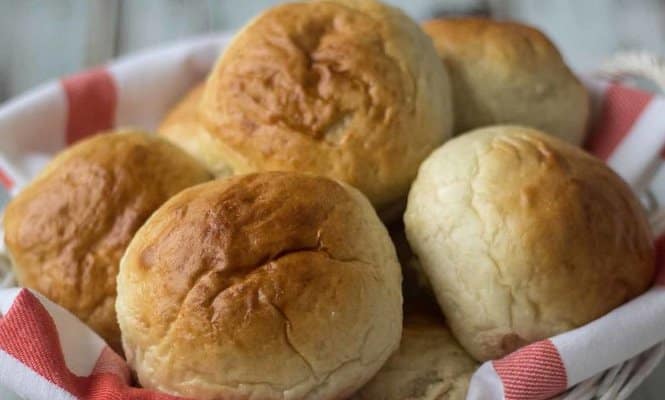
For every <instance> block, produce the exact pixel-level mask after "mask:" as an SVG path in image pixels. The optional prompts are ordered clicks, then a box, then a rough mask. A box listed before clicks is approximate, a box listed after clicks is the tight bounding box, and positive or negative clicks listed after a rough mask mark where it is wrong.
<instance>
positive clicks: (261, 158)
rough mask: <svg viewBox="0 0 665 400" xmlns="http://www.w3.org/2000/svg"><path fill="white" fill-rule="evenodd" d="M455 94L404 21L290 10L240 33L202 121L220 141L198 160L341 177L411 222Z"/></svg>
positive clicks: (326, 6)
mask: <svg viewBox="0 0 665 400" xmlns="http://www.w3.org/2000/svg"><path fill="white" fill-rule="evenodd" d="M449 91H450V89H449V85H448V77H447V73H446V72H445V70H444V69H443V66H442V65H441V62H440V60H439V59H438V57H437V55H436V51H435V50H434V47H433V45H432V42H431V40H430V39H429V38H428V37H427V36H426V35H425V34H424V33H423V32H422V30H421V29H420V28H419V27H418V25H417V24H416V23H415V22H413V21H412V20H411V19H410V18H408V17H407V16H406V15H405V14H403V13H402V12H400V11H398V10H397V9H395V8H392V7H389V6H387V5H383V4H381V3H379V2H376V1H373V0H358V1H351V0H326V1H310V2H298V3H289V4H284V5H280V6H277V7H274V8H272V9H270V10H268V11H266V12H265V13H263V14H262V15H260V16H259V17H257V18H256V19H254V20H253V21H252V22H251V23H250V24H249V25H247V26H246V27H245V28H244V29H243V30H242V31H241V32H240V33H238V35H237V36H236V37H235V38H234V40H233V42H232V43H231V44H230V45H229V46H228V48H227V49H226V50H225V52H224V54H223V55H222V56H221V58H220V59H219V61H218V63H217V65H216V66H215V67H214V69H213V71H212V72H211V74H210V77H209V79H208V81H207V83H206V86H205V91H204V95H203V99H202V102H201V110H200V111H201V113H200V116H201V118H202V121H203V122H204V125H205V127H206V129H207V130H208V131H209V132H210V133H211V134H212V135H213V136H214V138H215V141H214V145H213V144H212V143H211V144H210V145H205V146H200V151H201V152H202V153H203V154H201V155H200V157H199V158H200V159H203V160H206V159H223V160H226V162H228V163H229V165H230V166H231V168H232V169H233V170H234V172H235V173H247V172H253V171H266V170H283V171H298V172H308V173H312V174H316V175H323V176H328V177H332V178H335V179H338V180H341V181H344V182H347V183H349V184H351V185H353V186H355V187H357V188H358V189H360V191H362V192H363V193H364V194H365V195H366V196H367V197H368V198H369V199H370V201H371V202H372V204H374V205H375V206H376V207H377V208H378V209H379V210H380V211H381V212H383V210H384V209H390V208H391V207H398V206H399V205H400V204H401V205H402V208H401V210H400V211H402V210H403V202H404V199H405V197H406V194H407V192H408V188H409V185H410V184H411V182H412V180H413V178H414V177H415V175H416V172H417V168H418V165H419V164H420V162H422V160H423V159H424V158H425V157H426V156H427V154H429V153H430V152H431V151H432V150H433V149H434V148H436V147H437V146H438V145H440V144H441V143H443V141H444V140H445V139H446V138H448V137H449V136H450V134H451V128H452V110H451V99H450V93H449ZM197 132H200V131H197ZM389 213H390V212H389ZM392 214H394V212H393V213H392Z"/></svg>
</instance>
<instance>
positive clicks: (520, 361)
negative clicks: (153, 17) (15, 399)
mask: <svg viewBox="0 0 665 400" xmlns="http://www.w3.org/2000/svg"><path fill="white" fill-rule="evenodd" d="M226 43H227V37H226V36H223V37H208V38H202V39H198V40H195V41H191V42H185V43H182V44H179V45H176V46H173V47H169V48H166V49H161V50H157V51H151V52H147V53H144V54H139V55H137V56H133V57H131V58H128V59H125V60H120V61H119V62H117V63H114V64H112V65H110V66H108V67H104V68H99V69H95V70H92V71H88V72H84V73H82V74H79V75H76V76H73V77H69V78H65V79H63V80H61V81H59V82H54V83H51V84H47V85H45V86H43V87H40V88H38V89H36V90H34V91H32V92H30V93H28V94H26V95H24V96H22V97H20V98H18V99H16V100H14V101H12V102H10V103H9V104H6V105H4V106H3V107H2V108H0V185H1V186H3V187H5V188H6V189H7V190H8V191H9V192H10V194H14V193H16V192H18V191H19V190H20V188H21V187H22V186H23V185H24V184H25V183H26V182H27V181H28V180H29V179H30V178H31V177H33V176H34V175H35V174H36V173H37V172H38V171H39V170H40V169H41V168H42V167H43V166H44V164H45V163H46V161H47V160H48V159H49V158H50V157H52V156H53V155H54V154H55V153H56V152H57V151H59V150H60V149H62V148H63V147H65V146H66V145H68V144H71V143H73V142H75V141H77V140H80V139H81V138H83V137H85V136H87V135H90V134H94V133H95V132H98V131H99V130H104V129H108V128H112V127H115V126H138V127H143V128H147V129H151V128H154V127H155V126H156V124H157V123H158V121H159V120H160V118H161V117H162V116H163V114H164V113H165V111H166V110H167V109H168V108H169V107H170V106H172V105H173V103H174V102H175V101H176V100H177V99H179V98H180V97H181V96H182V95H183V94H184V93H185V92H186V90H187V89H188V88H189V87H191V86H192V85H193V84H194V83H195V82H197V81H199V80H200V79H202V78H203V76H205V73H206V72H207V71H208V70H209V68H210V67H211V66H212V64H213V62H214V60H215V59H216V57H217V55H218V53H219V51H220V50H221V49H223V47H224V45H225V44H226ZM587 86H588V87H589V89H590V90H591V92H592V93H593V97H594V98H595V105H596V107H595V109H596V115H595V118H594V124H593V127H592V133H591V134H590V136H589V140H588V142H587V144H586V145H587V148H588V149H589V150H590V151H591V152H593V153H594V154H596V155H597V156H599V157H600V158H602V159H604V160H606V161H607V163H608V164H609V165H610V166H611V167H612V168H614V169H615V170H616V171H617V172H618V173H619V174H620V175H621V176H623V178H624V179H625V180H626V181H627V182H628V183H629V184H630V185H631V186H632V187H633V188H635V189H636V190H641V189H643V188H644V187H645V185H646V184H647V182H648V181H649V180H650V179H651V178H652V176H653V174H654V172H655V168H656V167H657V166H658V165H659V164H660V162H661V161H662V158H663V148H664V144H665V100H664V99H663V98H661V97H658V96H654V95H652V94H649V93H645V92H642V91H638V90H635V89H631V88H628V87H624V86H621V85H618V84H610V83H605V82H598V81H588V82H587ZM657 246H658V248H659V252H660V257H659V258H658V260H659V261H658V262H659V266H662V265H665V236H663V237H662V238H660V239H659V240H657ZM0 250H1V249H0ZM663 270H665V268H663ZM664 276H665V274H664V273H661V274H659V278H658V279H657V282H656V284H655V286H654V287H653V288H652V289H651V290H649V291H648V292H647V293H646V294H644V295H642V296H640V297H639V298H637V299H635V300H633V301H631V302H629V303H628V304H625V305H623V306H622V307H620V308H618V309H616V310H614V311H613V312H611V313H610V314H608V315H606V316H604V317H602V318H601V319H599V320H597V321H594V322H592V323H590V324H588V325H585V326H583V327H581V328H579V329H576V330H574V331H571V332H567V333H565V334H562V335H559V336H556V337H553V338H550V339H547V340H544V341H541V342H538V343H534V344H532V345H530V346H527V347H525V348H523V349H521V350H519V351H517V352H515V353H513V354H511V355H509V356H507V357H505V358H504V359H501V360H495V361H492V362H487V363H485V364H483V365H482V366H481V368H480V369H479V370H478V371H477V372H476V374H475V375H474V376H473V378H472V381H471V385H470V389H469V394H468V398H469V399H472V400H481V399H482V400H492V399H506V400H532V399H534V400H535V399H546V398H549V397H551V396H553V395H556V394H558V393H560V392H562V391H564V390H565V389H567V388H570V387H572V386H574V385H576V384H577V383H579V382H582V381H584V380H585V379H587V378H589V377H592V376H594V375H596V374H597V373H599V372H601V371H603V370H605V369H607V368H610V367H611V366H613V365H616V364H619V363H621V362H623V361H625V360H627V359H629V358H631V357H634V356H635V355H637V354H639V353H641V352H643V351H645V350H647V349H649V348H650V347H652V346H654V345H656V344H657V343H660V342H662V341H664V340H665V286H663V285H665V278H664ZM0 312H2V318H0V386H2V387H5V388H6V389H8V390H10V391H12V392H14V393H16V394H18V395H19V396H21V397H22V398H25V399H31V400H42V399H49V400H61V399H62V400H65V399H66V400H70V399H86V400H88V399H109V400H110V399H113V400H120V399H135V400H143V399H151V400H161V399H174V397H171V396H168V395H164V394H158V393H154V392H150V391H147V390H143V389H137V388H133V387H132V386H131V380H130V375H129V371H128V368H127V366H126V365H125V364H124V362H123V360H122V359H121V358H120V357H119V356H117V355H116V354H114V353H113V352H112V351H111V350H110V349H109V348H108V347H107V346H106V345H105V344H104V342H103V341H102V340H101V339H100V338H99V337H97V336H96V335H95V334H94V333H93V332H92V331H90V330H89V329H88V328H87V327H86V326H85V325H84V324H83V323H81V322H79V321H78V320H76V319H75V318H74V317H73V316H72V315H71V314H69V313H68V312H66V311H64V310H62V309H61V308H60V307H58V306H57V305H54V304H53V303H51V302H49V301H48V300H46V299H45V298H43V297H41V296H40V295H39V294H36V293H33V292H31V291H28V290H25V289H4V290H0ZM2 390H3V389H1V388H0V396H2V398H3V399H4V398H11V397H8V396H10V395H9V394H7V395H5V394H4V392H3V391H2Z"/></svg>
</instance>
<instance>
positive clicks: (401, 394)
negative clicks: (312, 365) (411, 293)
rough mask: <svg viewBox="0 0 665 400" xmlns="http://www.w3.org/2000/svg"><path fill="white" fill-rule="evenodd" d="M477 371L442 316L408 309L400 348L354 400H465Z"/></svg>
mask: <svg viewBox="0 0 665 400" xmlns="http://www.w3.org/2000/svg"><path fill="white" fill-rule="evenodd" d="M436 311H438V310H436ZM477 367H478V364H477V363H476V362H475V361H474V360H473V359H472V358H471V356H469V355H468V354H467V353H466V351H464V349H463V348H462V346H460V345H459V343H458V342H457V340H455V338H454V337H453V336H452V335H451V334H450V331H449V330H448V328H447V327H446V325H445V323H444V321H443V316H442V315H440V314H438V315H436V314H433V313H432V312H429V310H428V311H424V310H416V311H410V312H409V311H408V309H407V310H405V314H404V329H403V330H402V340H401V341H400V345H399V348H398V349H397V351H396V352H395V353H393V355H392V356H390V358H389V359H388V361H387V362H386V364H385V365H384V366H383V368H381V369H380V370H379V372H378V373H377V374H376V375H375V376H374V378H372V380H371V381H369V382H368V383H367V384H366V385H365V386H363V388H362V389H360V390H359V391H358V392H357V393H356V394H355V395H354V396H353V400H405V399H408V400H464V399H465V398H466V392H467V389H468V387H469V381H470V380H471V375H473V373H474V372H475V370H476V368H477Z"/></svg>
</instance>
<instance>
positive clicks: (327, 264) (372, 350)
mask: <svg viewBox="0 0 665 400" xmlns="http://www.w3.org/2000/svg"><path fill="white" fill-rule="evenodd" d="M400 281H401V275H400V270H399V265H398V262H397V258H396V255H395V249H394V247H393V245H392V243H391V242H390V238H389V237H388V233H387V231H386V229H385V227H384V226H383V225H382V224H381V222H380V221H379V219H378V217H377V216H376V213H375V211H374V210H373V209H372V207H371V205H370V204H369V202H368V201H367V199H366V198H365V197H364V196H363V195H362V194H361V193H360V192H358V191H357V190H355V189H353V188H351V187H350V186H346V185H342V184H339V183H337V182H334V181H331V180H329V179H326V178H322V177H313V176H308V175H300V174H295V173H281V172H273V173H262V174H251V175H242V176H236V177H232V178H227V179H226V180H217V181H213V182H209V183H206V184H203V185H199V186H196V187H193V188H191V189H188V190H185V191H183V192H182V193H180V194H179V195H177V196H175V197H174V198H172V199H171V200H169V201H168V202H167V203H166V204H164V206H162V207H161V208H160V209H159V210H157V211H156V212H155V213H154V214H153V216H152V217H151V218H150V220H148V222H147V223H146V224H145V225H144V226H143V227H142V228H141V229H140V230H139V232H138V233H137V234H136V236H135V237H134V239H133V240H132V243H131V244H130V246H129V248H128V249H127V253H126V254H125V256H124V258H123V261H122V264H121V267H120V274H119V276H118V299H117V303H116V309H117V312H118V320H119V322H120V328H121V329H122V339H123V345H124V349H125V354H126V355H127V360H128V362H129V364H130V366H131V367H132V368H133V369H135V370H136V373H137V376H138V379H139V382H140V383H141V385H142V386H144V387H146V388H150V389H157V390H160V391H163V392H166V393H171V394H175V395H180V396H184V397H187V398H194V399H197V400H212V399H222V398H224V399H226V398H229V399H231V398H232V399H248V398H252V399H254V398H256V399H266V400H268V399H280V400H281V399H341V398H344V397H345V396H348V395H350V394H351V393H352V392H354V391H355V390H356V389H358V388H359V387H360V386H361V385H363V384H364V383H365V382H367V381H368V380H369V379H370V378H371V377H372V375H374V373H375V372H376V371H377V370H378V369H379V368H380V367H381V365H383V363H384V362H385V360H386V359H387V358H388V356H390V354H391V353H392V352H393V351H394V350H395V349H396V348H397V345H398V344H399V338H400V334H401V327H402V309H401V304H402V296H401V291H400Z"/></svg>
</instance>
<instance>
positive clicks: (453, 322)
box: [404, 126, 654, 361]
mask: <svg viewBox="0 0 665 400" xmlns="http://www.w3.org/2000/svg"><path fill="white" fill-rule="evenodd" d="M404 220H405V225H406V234H407V237H408V240H409V243H410V244H411V248H412V249H413V251H414V252H415V253H416V254H417V255H418V258H419V260H420V261H421V263H422V266H423V268H424V270H425V273H426V274H427V276H428V278H429V281H430V283H431V285H432V287H433V289H434V293H435V295H436V297H437V299H438V302H439V304H440V306H441V309H442V310H443V312H444V314H445V315H446V319H447V321H448V323H449V325H450V327H451V329H452V331H453V332H454V334H455V336H456V337H457V339H459V341H460V342H461V344H462V345H463V346H464V347H465V348H466V350H467V351H469V353H471V355H473V356H474V357H475V358H476V359H477V360H481V361H483V360H488V359H494V358H498V357H501V356H503V355H505V354H507V353H510V352H512V351H513V350H515V349H517V348H519V347H521V346H523V345H525V344H528V343H532V342H534V341H537V340H541V339H544V338H547V337H550V336H554V335H556V334H558V333H562V332H565V331H567V330H570V329H573V328H576V327H579V326H581V325H583V324H586V323H587V322H589V321H592V320H594V319H596V318H598V317H600V316H602V315H604V314H605V313H607V312H608V311H610V310H612V309H613V308H615V307H617V306H619V305H621V304H623V303H624V302H626V301H628V300H630V299H632V298H634V297H636V296H637V295H639V294H641V293H642V292H644V291H645V290H646V289H647V288H648V287H649V285H650V284H651V282H652V278H653V273H654V251H653V245H652V240H651V233H650V230H649V226H648V224H647V220H646V217H645V215H644V212H643V210H642V208H641V205H640V203H639V202H638V200H637V199H636V198H635V196H634V195H633V193H632V192H631V190H630V188H629V187H628V186H627V185H626V184H625V183H624V182H623V181H622V180H621V178H620V177H619V176H618V175H616V174H615V173H614V172H613V171H612V170H610V169H609V168H608V167H607V166H606V165H605V164H604V163H603V162H601V161H600V160H598V159H596V158H595V157H593V156H591V155H589V154H587V153H585V152H584V151H582V150H580V149H579V148H577V147H574V146H572V145H570V144H568V143H565V142H563V141H561V140H559V139H556V138H554V137H552V136H548V135H545V134H544V133H541V132H538V131H536V130H533V129H530V128H523V127H517V126H495V127H490V128H484V129H478V130H475V131H472V132H470V133H466V134H464V135H462V136H459V137H457V138H455V139H453V140H451V141H449V142H448V143H446V144H445V145H444V146H442V147H441V148H439V149H438V150H436V151H435V152H434V153H432V155H431V156H430V157H429V158H428V159H427V160H426V161H425V162H424V163H423V165H422V166H421V168H420V171H419V173H418V178H417V179H416V181H415V183H414V185H413V187H412V189H411V192H410V194H409V201H408V205H407V210H406V214H405V215H404Z"/></svg>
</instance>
